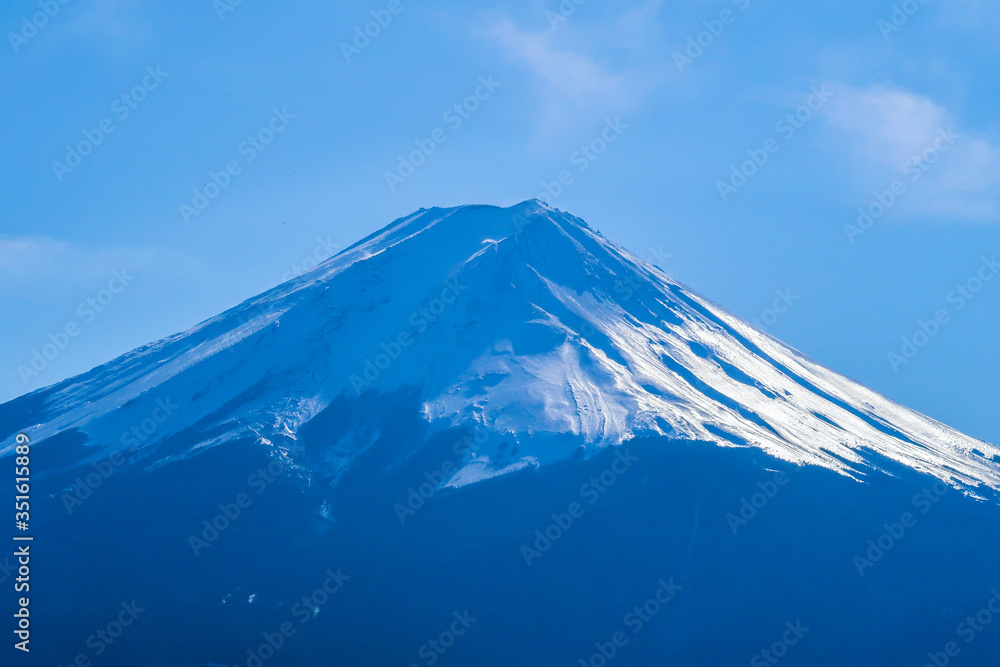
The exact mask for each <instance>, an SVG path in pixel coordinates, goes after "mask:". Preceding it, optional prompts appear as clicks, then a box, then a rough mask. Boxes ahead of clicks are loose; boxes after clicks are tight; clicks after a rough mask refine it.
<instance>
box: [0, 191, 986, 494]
mask: <svg viewBox="0 0 1000 667" xmlns="http://www.w3.org/2000/svg"><path fill="white" fill-rule="evenodd" d="M405 388H416V389H417V390H418V393H419V400H420V405H421V412H422V414H423V417H424V419H425V420H426V422H427V423H428V424H430V425H431V427H432V430H434V429H446V428H450V427H455V426H461V425H468V424H478V425H483V426H485V427H487V428H488V429H489V430H491V431H494V432H499V433H501V434H504V435H505V436H507V438H508V439H510V440H512V441H513V442H514V445H515V450H514V451H516V454H514V455H511V454H510V453H508V454H507V455H506V457H499V456H497V455H496V454H497V452H493V451H483V452H480V453H479V455H478V456H476V457H472V456H470V457H468V458H467V459H466V460H464V461H462V462H461V463H462V465H463V467H462V469H461V470H459V471H458V472H457V473H456V474H454V475H453V476H452V477H451V478H450V479H449V480H446V482H445V484H448V483H450V484H451V485H461V484H467V483H470V482H473V481H476V480H479V479H482V478H485V477H491V476H494V475H496V474H498V473H500V472H504V471H511V470H516V469H521V468H523V467H525V466H534V465H545V464H548V463H551V462H554V461H558V460H562V459H565V458H568V457H570V456H572V455H574V453H575V452H576V451H577V450H578V449H579V448H580V446H581V445H583V446H584V447H585V451H586V452H587V453H588V455H590V454H593V453H594V452H596V451H597V450H598V449H599V448H600V447H602V446H605V445H613V444H619V443H622V442H624V441H626V440H628V439H630V438H632V437H635V436H638V435H665V436H669V437H672V438H677V439H689V440H690V439H694V440H704V441H710V442H716V443H718V444H720V445H726V446H750V447H758V448H760V449H763V450H765V451H766V452H767V453H769V454H771V455H773V456H776V457H778V458H781V459H784V460H787V461H790V462H794V463H800V464H812V465H819V466H824V467H827V468H830V469H833V470H836V471H839V472H842V473H844V474H848V475H851V476H855V477H858V476H861V475H864V474H866V471H867V470H868V469H869V468H870V467H872V465H873V464H872V461H873V460H879V459H880V458H881V457H885V458H886V459H889V460H892V461H895V462H898V463H901V464H903V465H905V466H908V467H910V468H912V469H914V470H916V471H918V472H923V473H927V474H930V475H933V476H935V477H938V478H939V479H942V480H945V481H947V482H948V483H950V484H953V485H957V486H962V487H964V488H966V490H967V491H969V492H971V493H975V487H977V486H980V485H982V486H984V487H989V488H993V489H997V488H1000V465H998V462H1000V450H998V449H997V448H996V447H994V446H992V445H989V444H987V443H983V442H980V441H978V440H975V439H973V438H969V437H966V436H964V435H962V434H961V433H959V432H957V431H955V430H954V429H951V428H948V427H947V426H945V425H943V424H940V423H938V422H936V421H934V420H932V419H929V418H927V417H925V416H923V415H920V414H918V413H916V412H913V411H911V410H908V409H906V408H903V407H901V406H899V405H897V404H895V403H893V402H891V401H889V400H887V399H885V398H884V397H882V396H879V395H878V394H876V393H874V392H872V391H870V390H868V389H866V388H864V387H862V386H861V385H859V384H857V383H855V382H853V381H851V380H848V379H847V378H844V377H843V376H840V375H838V374H836V373H834V372H832V371H829V370H827V369H825V368H823V367H821V366H819V365H818V364H816V363H815V362H813V361H811V360H810V359H808V358H807V357H805V356H804V355H802V354H801V353H799V352H797V351H795V350H793V349H791V348H789V347H788V346H785V345H783V344H781V343H780V342H778V341H776V340H774V339H773V338H771V337H770V336H767V335H766V334H763V333H761V332H760V331H758V330H756V329H754V328H753V327H751V326H749V325H748V324H746V323H745V322H743V321H741V320H739V319H738V318H736V317H734V316H732V315H730V314H729V313H727V312H725V311H724V310H722V309H721V308H719V307H718V306H716V305H714V304H713V303H711V302H709V301H707V300H706V299H704V298H702V297H701V296H699V295H697V294H695V293H693V292H691V291H690V290H689V289H687V288H686V287H684V286H683V285H681V284H679V283H677V282H676V281H674V280H672V279H671V278H670V277H668V276H667V275H665V274H664V273H663V272H662V271H660V270H659V269H657V268H656V267H653V266H651V265H649V264H647V263H645V262H643V261H642V260H640V259H639V258H637V257H635V256H634V255H631V254H630V253H628V252H627V251H625V250H624V249H622V248H621V247H619V246H617V245H616V244H614V243H612V242H610V241H608V240H607V239H605V238H604V237H603V236H601V235H600V234H599V233H597V232H596V231H594V230H593V229H591V228H590V227H588V226H587V225H586V224H585V223H584V222H583V221H581V220H579V219H577V218H575V217H573V216H570V215H568V214H566V213H563V212H560V211H557V210H555V209H552V208H550V207H548V206H546V205H544V204H542V203H541V202H537V201H529V202H524V203H522V204H519V205H517V206H515V207H511V208H509V209H501V208H496V207H485V206H464V207H459V208H452V209H429V210H421V211H418V212H416V213H414V214H413V215H411V216H408V217H406V218H402V219H400V220H397V221H395V222H393V223H392V224H390V225H389V226H387V227H385V228H384V229H382V230H380V231H379V232H376V233H375V234H373V235H371V236H369V237H368V238H366V239H363V240H362V241H360V242H359V243H357V244H355V245H354V246H352V247H350V248H348V249H347V250H345V251H343V252H342V253H340V254H338V255H337V256H336V257H334V258H332V259H330V260H328V261H327V262H325V263H324V264H322V265H320V266H318V267H316V268H315V269H313V270H312V271H310V272H308V273H306V274H304V275H303V276H300V277H298V278H296V279H294V280H292V281H289V282H287V283H284V284H283V285H280V286H278V287H276V288H274V289H272V290H270V291H268V292H266V293H264V294H261V295H260V296H258V297H255V298H253V299H250V300H248V301H247V302H245V303H243V304H240V305H239V306H237V307H235V308H233V309H231V310H229V311H227V312H225V313H223V314H221V315H219V316H217V317H215V318H212V319H210V320H207V321H205V322H203V323H202V324H200V325H198V326H196V327H194V328H193V329H191V330H190V331H188V332H185V333H182V334H178V335H175V336H171V337H169V338H167V339H165V340H163V341H160V342H158V343H155V344H152V345H148V346H144V347H142V348H138V349H137V350H134V351H132V352H130V353H128V354H126V355H124V356H122V357H120V358H119V359H117V360H115V361H113V362H111V363H109V364H106V365H104V366H101V367H98V368H96V369H94V370H92V371H90V372H88V373H85V374H83V375H81V376H78V377H76V378H72V379H70V380H67V381H65V382H62V383H60V384H58V385H55V386H53V387H49V388H46V389H43V390H40V391H38V392H34V393H33V394H29V395H27V396H25V397H22V398H20V399H16V400H15V401H11V402H9V403H7V404H6V405H3V406H0V436H2V437H3V438H4V439H3V441H2V445H0V446H2V449H0V454H8V453H9V452H10V450H11V448H12V446H13V438H14V435H15V433H16V432H18V431H22V430H26V431H27V432H28V433H29V434H30V435H31V436H32V439H33V440H34V441H36V442H37V441H40V440H43V439H45V438H47V437H51V436H54V435H56V434H58V433H67V432H71V433H75V434H78V436H79V437H78V439H77V441H76V442H77V444H78V447H77V448H75V449H73V450H72V453H71V454H69V455H68V458H67V459H66V460H65V461H63V462H62V465H63V466H65V467H72V466H79V465H83V464H86V463H88V462H92V461H97V460H100V459H102V458H105V457H107V456H109V455H110V454H111V453H112V452H115V451H120V450H127V451H129V452H130V453H132V454H135V455H136V456H137V457H138V458H139V459H141V460H143V461H144V462H146V464H147V465H154V464H161V463H163V462H165V461H168V460H175V459H179V458H186V457H189V456H191V455H194V454H196V453H199V452H202V451H204V450H205V449H206V448H209V447H212V446H216V445H219V444H222V443H225V442H229V441H231V440H233V439H234V438H243V437H247V436H251V437H254V438H257V439H259V441H260V442H261V443H264V444H265V445H268V446H273V447H275V448H276V449H278V450H281V451H283V452H287V451H288V450H290V449H291V448H292V446H293V443H294V442H295V440H296V438H297V434H298V433H299V432H300V430H301V429H302V428H303V427H304V426H305V425H306V424H308V423H309V422H310V421H311V420H314V419H316V418H317V416H318V415H321V414H322V413H323V411H324V410H326V409H328V408H329V406H331V404H332V403H333V402H334V401H335V399H340V400H354V399H361V398H362V397H365V396H373V395H374V396H377V395H381V394H388V393H391V392H395V391H398V390H401V389H405ZM164 400H167V401H168V402H169V404H170V405H176V406H177V407H176V408H171V409H170V410H169V412H170V414H169V416H168V417H167V418H164V419H160V418H159V417H160V416H161V415H162V413H163V410H162V409H161V410H160V412H159V413H157V406H158V405H162V401H164ZM157 401H161V403H159V404H158V403H157ZM151 415H152V416H154V417H155V419H154V420H153V421H154V422H155V423H154V424H152V425H151V426H149V427H148V428H147V426H146V425H149V424H150V417H151ZM144 424H145V425H144ZM137 425H138V426H139V429H140V433H138V434H137V433H136V432H135V431H134V428H135V427H136V426H137ZM130 434H131V435H132V437H129V436H130ZM180 434H183V435H184V440H185V442H196V443H197V444H196V445H194V446H190V445H187V446H185V448H182V449H177V448H171V447H170V446H169V444H170V443H171V442H173V441H175V440H176V438H177V437H178V436H179V435H180ZM371 437H373V436H371V434H368V435H365V434H362V433H359V432H357V431H354V432H351V433H350V434H348V435H345V436H344V437H343V438H342V441H341V442H338V443H332V444H331V450H332V451H331V454H330V458H332V459H333V460H334V464H333V465H334V466H335V467H337V468H339V469H341V470H346V469H348V468H349V467H350V466H351V464H352V461H353V460H354V458H355V457H356V456H357V455H358V454H359V453H361V452H363V451H364V449H365V446H366V438H367V439H368V440H369V441H370V440H371ZM172 438H173V439H174V440H172ZM412 453H413V452H404V456H409V455H412ZM872 454H875V455H877V456H875V457H873V456H872ZM500 458H503V461H502V462H500V461H499V459H500ZM46 472H51V471H46Z"/></svg>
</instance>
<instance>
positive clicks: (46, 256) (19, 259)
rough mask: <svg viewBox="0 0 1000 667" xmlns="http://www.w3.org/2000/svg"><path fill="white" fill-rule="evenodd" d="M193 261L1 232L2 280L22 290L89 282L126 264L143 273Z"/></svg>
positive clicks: (188, 265)
mask: <svg viewBox="0 0 1000 667" xmlns="http://www.w3.org/2000/svg"><path fill="white" fill-rule="evenodd" d="M191 261H192V260H191V258H188V257H185V256H180V255H176V254H169V256H168V254H166V253H163V252H160V251H157V250H155V249H152V248H89V247H85V246H80V245H76V244H74V243H69V242H67V241H61V240H58V239H53V238H48V237H43V236H3V235H0V283H2V284H4V285H13V286H16V287H18V288H19V289H22V290H23V289H25V288H37V289H42V288H43V286H44V287H45V288H56V289H62V288H66V287H74V286H79V285H80V284H88V283H90V282H95V281H100V280H102V279H106V277H107V274H108V272H109V271H111V270H115V269H119V270H120V269H121V268H123V267H127V268H128V269H129V270H139V271H142V272H143V273H146V272H148V271H160V270H164V269H178V270H184V269H185V268H191Z"/></svg>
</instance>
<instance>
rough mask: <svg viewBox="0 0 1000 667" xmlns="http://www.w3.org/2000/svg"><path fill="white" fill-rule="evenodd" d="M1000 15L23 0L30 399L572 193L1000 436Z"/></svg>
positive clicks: (755, 307)
mask: <svg viewBox="0 0 1000 667" xmlns="http://www.w3.org/2000/svg"><path fill="white" fill-rule="evenodd" d="M333 4H336V5H337V6H332V5H333ZM46 12H47V13H46ZM373 12H374V13H373ZM998 18H1000V10H998V8H997V6H996V4H995V3H987V2H980V1H978V0H952V1H950V2H947V3H944V2H926V3H923V4H922V3H921V2H919V0H909V1H908V2H900V3H893V2H889V1H884V2H871V1H867V2H860V1H853V0H845V1H844V2H839V3H825V4H817V3H800V4H794V3H777V2H769V1H767V0H735V1H732V0H716V1H712V2H700V1H699V2H685V3H672V2H656V1H651V2H619V3H601V2H596V1H595V0H585V1H583V2H579V3H577V2H573V0H566V1H565V2H562V3H559V2H556V1H555V0H551V1H550V2H518V3H513V2H479V1H470V2H464V3H454V2H441V1H437V0H420V2H409V1H407V0H394V1H392V2H390V1H389V0H386V1H384V2H383V1H376V2H363V3H321V2H304V1H299V2H286V3H281V4H280V6H274V4H267V3H264V2H261V1H260V0H243V1H242V2H237V0H217V1H216V2H214V3H213V2H212V1H211V0H200V1H199V2H193V3H177V4H176V6H175V4H174V3H169V4H168V3H154V2H152V1H147V0H133V1H131V2H127V1H125V0H95V1H92V2H84V1H83V0H80V1H72V2H67V4H60V3H59V1H58V0H43V1H42V2H41V3H39V2H37V1H35V2H26V1H22V0H15V1H14V2H9V3H6V4H5V5H4V7H3V9H2V10H0V27H2V29H3V32H4V33H5V39H4V42H5V43H4V44H3V45H2V46H0V77H2V85H3V90H4V91H5V94H4V95H3V99H2V102H0V104H2V117H3V123H4V131H3V132H2V133H0V148H2V151H3V156H4V159H3V161H2V162H0V193H2V194H0V196H2V201H3V209H2V211H3V216H2V219H0V285H2V289H0V307H2V309H3V312H4V315H5V317H4V322H5V324H4V326H3V327H2V328H0V400H7V399H10V398H13V397H15V396H17V395H20V394H22V393H25V392H27V391H30V390H33V389H36V388H39V387H42V386H45V385H48V384H51V383H53V382H56V381H58V380H61V379H63V378H65V377H69V376H71V375H74V374H76V373H79V372H82V371H85V370H87V369H89V368H91V367H92V366H94V365H97V364H99V363H102V362H104V361H107V360H110V359H111V358H113V357H114V356H117V355H118V354H120V353H123V352H125V351H127V350H129V349H131V348H133V347H135V346H137V345H140V344H143V343H146V342H149V341H152V340H156V339H159V338H162V337H163V336H166V335H168V334H170V333H173V332H176V331H179V330H183V329H185V328H187V327H189V326H191V325H193V324H195V323H197V322H199V321H201V320H202V319H204V318H206V317H209V316H211V315H214V314H216V313H217V312H219V311H221V310H223V309H225V308H227V307H229V306H232V305H234V304H236V303H238V302H239V301H241V300H243V299H244V298H246V297H249V296H252V295H253V294H256V293H258V292H260V291H263V290H264V289H267V288H268V287H271V286H273V285H274V284H277V283H278V282H281V281H282V280H283V279H285V278H288V277H290V276H292V275H294V274H295V273H297V272H298V271H300V270H302V268H308V267H309V266H311V265H312V263H314V262H315V261H316V260H318V259H322V258H324V257H326V256H329V255H330V254H331V253H332V252H335V251H336V250H337V249H339V248H343V247H346V246H347V245H349V244H350V243H352V242H353V241H355V240H357V239H359V238H361V237H362V236H364V235H366V234H368V233H370V232H371V231H373V230H374V229H376V228H378V227H381V226H383V225H385V224H387V223H388V222H389V221H391V220H393V219H395V218H397V217H399V216H402V215H404V214H407V213H409V212H411V211H413V210H415V209H417V208H420V207H429V206H450V205H457V204H463V203H493V204H500V205H510V204H513V203H516V202H518V201H521V200H524V199H528V198H531V197H536V196H539V195H543V198H545V199H547V200H548V201H550V203H552V204H553V205H555V206H556V207H558V208H562V209H564V210H568V211H570V212H572V213H574V214H576V215H578V216H580V217H583V218H584V219H586V220H587V221H588V222H589V223H590V224H591V225H592V226H594V227H596V228H598V229H600V230H601V231H602V232H603V233H604V234H605V235H607V236H608V237H610V238H612V239H614V240H616V241H618V242H619V243H621V244H623V245H624V246H626V247H627V248H629V249H630V250H632V251H633V252H635V253H636V254H638V255H640V256H642V257H644V258H647V259H650V260H651V261H654V262H655V263H657V264H659V265H660V266H661V267H663V268H664V269H666V270H667V271H668V272H669V273H671V274H672V275H673V276H675V277H676V278H678V279H680V280H681V281H683V282H685V283H687V284H688V285H690V286H691V287H692V288H694V289H696V290H697V291H699V292H701V293H703V294H705V295H706V296H708V297H710V298H712V299H713V300H715V301H716V302H718V303H720V304H721V305H723V306H724V307H726V308H728V309H729V310H731V311H733V312H734V313H736V314H737V315H740V316H742V317H744V318H746V319H748V320H753V321H756V322H758V323H759V324H760V325H761V326H763V327H765V328H766V329H767V330H768V331H769V332H770V333H772V334H773V335H775V336H777V337H778V338H780V339H782V340H784V341H785V342H787V343H789V344H791V345H793V346H795V347H797V348H798V349H800V350H802V351H804V352H805V353H807V354H809V355H810V356H812V357H813V358H815V359H817V360H818V361H820V362H822V363H824V364H825V365H827V366H830V367H831V368H833V369H835V370H838V371H840V372H842V373H844V374H845V375H848V376H850V377H852V378H855V379H857V380H859V381H861V382H863V383H865V384H867V385H868V386H870V387H872V388H873V389H876V390H878V391H880V392H882V393H884V394H886V395H887V396H889V397H890V398H892V399H894V400H897V401H899V402H901V403H903V404H906V405H908V406H910V407H913V408H915V409H918V410H920V411H922V412H925V413H927V414H929V415H931V416H933V417H935V418H937V419H940V420H942V421H944V422H946V423H948V424H950V425H952V426H955V427H956V428H959V429H961V430H963V431H965V432H967V433H969V434H970V435H973V436H976V437H980V438H983V439H986V440H990V441H992V442H998V441H1000V412H998V411H997V409H996V406H997V404H998V399H1000V389H998V384H997V382H996V372H997V368H998V366H1000V348H998V347H997V345H996V344H995V332H996V331H997V329H998V325H1000V308H998V305H1000V279H994V277H995V276H994V275H993V274H995V273H996V271H997V269H996V268H995V267H994V265H993V263H992V261H993V260H992V258H993V256H994V254H995V253H1000V227H998V221H1000V208H998V207H1000V126H998V120H997V114H996V109H997V108H1000V99H998V92H1000V87H998V86H997V84H996V80H995V73H996V67H995V66H996V62H997V56H998V50H1000V43H998V42H997V40H996V38H995V26H996V24H997V20H998ZM366 30H367V32H368V35H366V34H365V31H366ZM560 179H561V180H562V181H563V182H562V183H560ZM859 209H860V211H862V212H866V213H867V217H864V216H862V217H861V218H860V223H859V216H860V213H859ZM996 277H997V278H1000V276H996ZM779 311H781V312H779ZM67 328H68V329H69V331H70V332H72V335H69V334H65V332H66V331H67ZM904 339H905V341H904ZM53 340H54V341H55V342H54V343H53V342H52V341H53ZM60 343H61V344H62V345H60V347H61V348H62V349H58V351H57V353H56V354H54V355H50V356H53V358H51V359H44V360H41V361H37V360H36V368H39V367H40V368H41V369H40V370H33V371H32V373H30V374H29V373H25V372H24V368H30V366H31V362H32V357H33V355H34V353H35V351H39V353H41V351H42V350H43V348H44V346H46V345H49V344H51V345H57V344H60ZM53 349H55V348H53V347H50V348H49V350H48V351H49V352H50V353H51V352H52V351H53ZM893 354H895V355H898V357H893V356H891V355H893ZM42 362H44V363H42ZM19 368H20V369H21V371H20V372H19Z"/></svg>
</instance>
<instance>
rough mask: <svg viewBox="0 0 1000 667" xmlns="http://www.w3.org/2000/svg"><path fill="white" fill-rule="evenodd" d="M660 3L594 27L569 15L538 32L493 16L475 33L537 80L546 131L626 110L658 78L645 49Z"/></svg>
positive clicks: (651, 2) (653, 1)
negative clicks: (609, 23)
mask: <svg viewBox="0 0 1000 667" xmlns="http://www.w3.org/2000/svg"><path fill="white" fill-rule="evenodd" d="M661 3H662V0H649V1H648V2H646V3H645V4H643V5H641V6H639V7H637V8H633V9H630V10H629V11H626V12H625V13H623V14H622V15H620V16H619V17H617V18H616V19H615V20H614V21H613V22H612V23H611V25H608V24H606V23H602V24H601V25H600V26H598V27H594V26H588V25H586V24H584V23H583V20H582V18H581V17H579V16H578V15H576V14H575V13H574V14H573V15H570V16H568V17H566V18H565V20H559V21H553V23H552V24H553V26H554V27H553V28H551V29H549V24H548V23H546V24H545V25H546V28H545V29H542V30H538V31H532V30H527V29H524V28H522V27H521V26H520V25H518V24H517V23H516V22H515V21H513V20H512V19H510V18H509V17H506V16H504V17H499V18H496V17H494V18H493V19H490V20H487V21H485V22H484V23H485V24H486V25H487V27H486V28H485V29H484V30H482V31H480V34H481V35H482V36H485V37H487V38H489V39H491V40H493V41H495V42H496V43H497V44H499V45H500V47H501V48H502V49H503V50H504V52H505V54H506V55H507V57H508V58H509V59H510V60H511V61H512V62H515V63H518V64H520V65H523V66H524V67H526V68H527V69H528V70H529V71H530V72H531V73H532V74H533V75H534V77H535V78H536V79H537V83H538V92H539V96H540V112H541V118H540V125H541V131H542V132H546V131H550V130H552V129H554V128H557V127H565V126H566V125H567V124H572V123H574V122H587V123H590V122H592V121H593V120H594V119H597V118H601V117H602V116H604V115H607V114H613V113H622V112H627V111H628V110H630V109H633V108H635V107H636V106H637V105H638V104H639V103H640V102H641V101H642V99H643V97H644V96H645V95H646V94H647V93H648V92H649V90H651V88H652V86H653V85H654V84H655V83H656V81H657V80H659V79H661V78H662V75H661V74H660V73H659V72H660V71H662V68H658V67H656V66H655V62H652V58H650V57H649V54H648V53H646V52H645V49H646V46H647V45H648V44H649V42H650V38H651V37H652V36H654V35H655V34H656V33H657V24H656V15H657V13H658V11H659V8H660V5H661ZM555 15H558V12H557V13H556V14H555Z"/></svg>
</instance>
